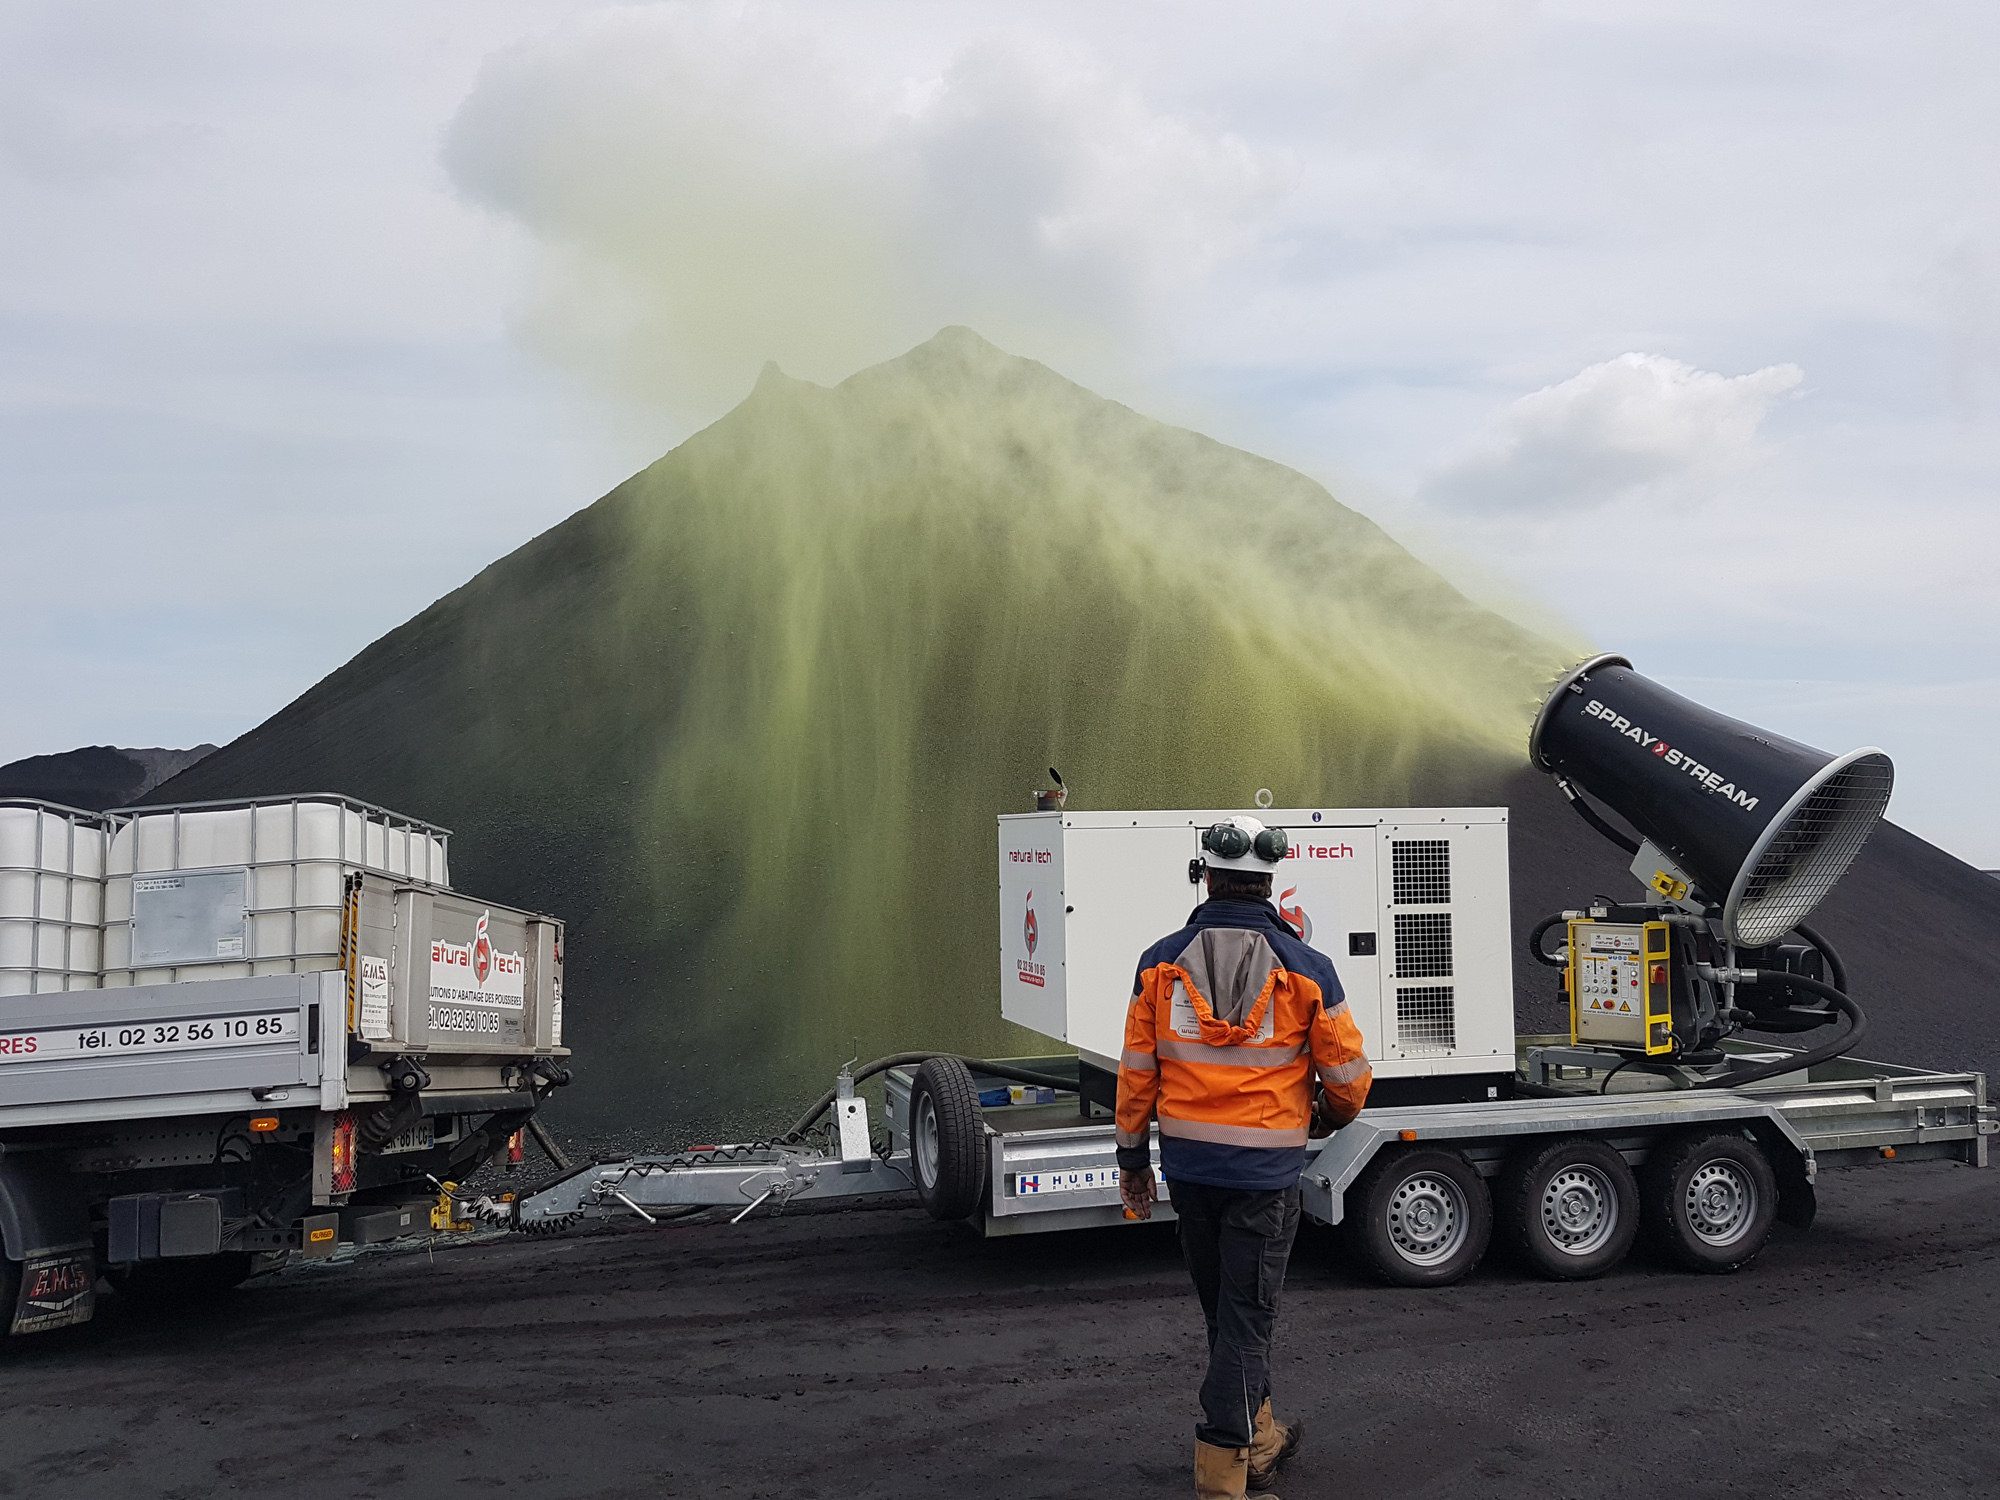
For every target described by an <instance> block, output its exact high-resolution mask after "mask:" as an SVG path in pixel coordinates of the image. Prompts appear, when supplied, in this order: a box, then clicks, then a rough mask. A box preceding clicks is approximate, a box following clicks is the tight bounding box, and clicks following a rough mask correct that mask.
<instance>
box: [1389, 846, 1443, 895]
mask: <svg viewBox="0 0 2000 1500" xmlns="http://www.w3.org/2000/svg"><path fill="white" fill-rule="evenodd" d="M1389 858H1390V873H1391V876H1392V880H1393V884H1394V887H1395V890H1394V895H1393V897H1392V900H1393V902H1394V904H1395V905H1397V906H1443V905H1445V904H1446V903H1447V902H1449V901H1450V900H1451V843H1450V841H1449V840H1447V839H1392V840H1390V843H1389Z"/></svg>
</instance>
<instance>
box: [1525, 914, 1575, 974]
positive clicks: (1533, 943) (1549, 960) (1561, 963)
mask: <svg viewBox="0 0 2000 1500" xmlns="http://www.w3.org/2000/svg"><path fill="white" fill-rule="evenodd" d="M1563 921H1564V918H1563V915H1562V913H1560V912H1558V913H1557V914H1556V915H1555V916H1553V917H1548V918H1545V919H1544V920H1543V922H1542V924H1541V925H1540V926H1539V927H1537V928H1536V929H1535V930H1534V931H1533V932H1531V933H1529V934H1528V954H1529V956H1530V957H1532V958H1533V959H1534V960H1535V962H1536V963H1538V964H1546V965H1547V966H1548V967H1549V968H1551V969H1567V968H1568V967H1569V960H1568V959H1565V958H1555V957H1552V956H1551V955H1549V954H1547V953H1544V952H1543V951H1542V934H1543V933H1545V932H1547V931H1548V930H1549V929H1550V928H1551V927H1560V926H1562V925H1563Z"/></svg>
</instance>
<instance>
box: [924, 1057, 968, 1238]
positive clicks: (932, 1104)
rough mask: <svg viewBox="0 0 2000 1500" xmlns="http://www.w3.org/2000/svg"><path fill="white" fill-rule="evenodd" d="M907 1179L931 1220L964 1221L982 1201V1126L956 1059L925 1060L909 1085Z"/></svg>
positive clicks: (963, 1068)
mask: <svg viewBox="0 0 2000 1500" xmlns="http://www.w3.org/2000/svg"><path fill="white" fill-rule="evenodd" d="M910 1176H911V1177H912V1178H913V1179H914V1180H915V1181H916V1184H917V1196H918V1197H919V1198H921V1199H922V1200H923V1204H924V1207H925V1209H927V1210H928V1211H929V1213H930V1216H931V1217H932V1218H933V1219H946V1220H950V1219H963V1218H965V1217H966V1216H967V1215H968V1214H970V1213H971V1212H972V1211H973V1210H974V1209H976V1208H978V1207H979V1205H980V1201H981V1199H983V1198H984V1197H985V1195H986V1121H985V1118H984V1116H982V1115H981V1114H980V1112H979V1090H978V1089H977V1088H976V1087H975V1086H974V1084H973V1082H972V1070H971V1069H970V1068H968V1067H966V1065H965V1064H964V1063H963V1062H961V1061H960V1060H959V1059H958V1058H956V1057H933V1058H931V1059H929V1060H928V1061H926V1062H925V1063H924V1064H923V1066H922V1067H920V1068H918V1069H917V1077H916V1081H915V1082H914V1083H912V1084H911V1085H910Z"/></svg>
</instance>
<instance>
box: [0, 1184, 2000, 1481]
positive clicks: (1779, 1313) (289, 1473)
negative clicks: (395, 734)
mask: <svg viewBox="0 0 2000 1500" xmlns="http://www.w3.org/2000/svg"><path fill="white" fill-rule="evenodd" d="M1820 1200H1821V1205H1822V1207H1821V1213H1820V1219H1819V1222H1818V1224H1816V1225H1815V1226H1814V1227H1813V1228H1812V1229H1811V1230H1810V1231H1808V1232H1805V1233H1803V1234H1802V1233H1799V1232H1797V1231H1794V1230H1788V1229H1785V1228H1782V1227H1781V1228H1780V1229H1779V1230H1778V1232H1777V1235H1776V1237H1775V1238H1774V1239H1773V1240H1772V1242H1771V1244H1770V1246H1769V1248H1767V1250H1766V1251H1765V1253H1764V1255H1763V1256H1762V1257H1761V1258H1760V1259H1759V1260H1758V1261H1756V1262H1755V1263H1754V1264H1753V1265H1752V1266H1750V1267H1749V1268H1748V1269H1747V1270H1745V1271H1744V1272H1742V1273H1741V1274H1739V1275H1736V1276H1733V1277H1721V1278H1708V1277H1698V1276H1691V1275H1687V1274H1685V1273H1682V1272H1678V1271H1667V1270H1663V1269H1659V1268H1656V1267H1654V1266H1652V1265H1650V1264H1647V1263H1645V1262H1642V1261H1639V1260H1636V1259H1635V1260H1633V1261H1629V1262H1627V1263H1626V1265H1625V1266H1624V1267H1622V1268H1621V1269H1619V1270H1618V1271H1616V1272H1614V1273H1613V1274H1612V1275H1610V1276H1609V1277H1607V1278H1605V1279H1604V1280H1602V1281H1598V1282H1591V1283H1584V1284H1580V1285H1578V1284H1554V1283H1549V1282H1544V1281H1537V1280H1532V1279H1530V1278H1528V1277H1527V1276H1525V1275H1524V1274H1522V1273H1520V1272H1518V1271H1516V1270H1514V1269H1512V1268H1511V1267H1509V1266H1506V1265H1504V1264H1493V1263H1489V1264H1488V1265H1487V1266H1486V1267H1483V1268H1482V1269H1481V1270H1480V1271H1479V1272H1477V1273H1476V1274H1475V1275H1474V1276H1473V1277H1472V1278H1471V1279H1470V1280H1469V1281H1467V1282H1465V1283H1463V1284H1462V1285H1459V1286H1456V1287H1452V1288H1449V1289H1447V1290H1443V1291H1402V1290H1389V1289H1385V1288H1381V1287H1377V1286H1374V1285H1371V1284H1368V1283H1365V1282H1363V1281H1362V1280H1360V1279H1359V1278H1358V1277H1357V1275H1356V1274H1355V1273H1354V1272H1353V1271H1352V1270H1351V1269H1350V1268H1349V1266H1348V1265H1347V1263H1346V1262H1345V1260H1344V1259H1343V1258H1342V1256H1341V1254H1340V1252H1339V1250H1338V1248H1337V1243H1336V1242H1335V1241H1334V1239H1333V1237H1332V1236H1331V1235H1327V1234H1325V1233H1322V1232H1317V1231H1313V1230H1310V1229H1308V1231H1307V1232H1306V1233H1305V1234H1304V1235H1302V1237H1301V1240H1300V1244H1299V1248H1298V1251H1297V1253H1296V1254H1295V1256H1294V1258H1293V1262H1292V1274H1291V1278H1290V1281H1289V1284H1288V1288H1287V1292H1286V1298H1287V1300H1286V1304H1285V1309H1284V1315H1283V1317H1282V1319H1281V1334H1280V1339H1281V1345H1280V1350H1279V1357H1278V1362H1277V1375H1278V1381H1279V1397H1280V1404H1281V1407H1282V1408H1283V1409H1285V1410H1289V1411H1291V1412H1294V1413H1298V1414H1302V1415H1304V1416H1306V1417H1307V1418H1308V1419H1309V1422H1310V1424H1311V1429H1312V1430H1311V1436H1310V1439H1309V1444H1308V1448H1307V1451H1306V1453H1305V1454H1304V1455H1303V1456H1302V1457H1301V1458H1300V1460H1299V1461H1298V1462H1297V1464H1296V1465H1295V1467H1294V1468H1293V1470H1292V1471H1291V1472H1289V1473H1288V1474H1287V1475H1286V1477H1285V1481H1284V1483H1283V1484H1282V1485H1281V1486H1280V1488H1279V1493H1280V1494H1281V1495H1283V1496H1285V1497H1287V1500H1299V1497H1301V1496H1304V1497H1325V1500H1372V1497H1389V1496H1408V1497H1426V1500H1465V1497H1473V1496H1478V1497H1494V1500H1509V1497H1533V1500H1568V1497H1577V1500H1585V1497H1591V1500H1594V1497H1599V1496H1622V1497H1651V1496H1659V1497H1663V1500H1665V1497H1671V1500H1684V1497H1688V1496H1702V1497H1708V1496H1725V1495H1741V1496H1745V1497H1756V1500H1779V1497H1793V1496H1796V1497H1801V1500H1846V1497H1851V1496H1910V1497H1924V1500H1939V1497H1955V1496H1967V1497H1970V1496H1990V1495H1992V1494H1994V1493H1996V1489H2000V1428H1996V1424H1995V1421H1994V1413H1995V1411H1996V1409H2000V1371H1996V1368H1995V1366H1994V1364H1993V1361H1992V1359H1991V1338H1992V1332H1991V1331H1992V1329H1993V1327H1994V1326H1995V1323H1996V1319H2000V1245H1996V1236H1995V1232H1994V1224H1995V1220H1996V1210H1997V1209H2000V1174H1997V1173H1992V1172H1978V1171H1973V1170H1971V1169H1969V1168H1966V1167H1959V1166H1950V1165H1944V1164H1933V1163H1919V1164H1910V1165H1899V1166H1884V1167H1880V1168H1868V1169H1863V1170H1857V1171H1848V1172H1839V1173H1828V1174H1827V1175H1826V1176H1825V1177H1823V1178H1822V1180H1821V1187H1820ZM4 1355H5V1359H6V1364H5V1366H4V1372H0V1389H4V1391H5V1395H6V1399H5V1401H4V1402H0V1445H4V1451H5V1453H6V1455H7V1460H6V1463H5V1464H4V1466H0V1494H4V1495H10V1496H13V1495H18V1496H37V1497H40V1496H48V1497H57V1496H60V1497H64V1500H100V1497H101V1500H134V1497H152V1496H159V1497H175V1500H195V1497H207V1496H211V1495H220V1494H243V1495H260V1496H276V1495H283V1496H286V1497H291V1500H320V1497H325V1500H368V1497H373V1496H382V1497H387V1496H416V1495H424V1496H433V1497H435V1496H439V1495H460V1494H493V1493H501V1494H521V1495H533V1496H542V1497H547V1500H566V1497H579V1500H581V1497H592V1500H614V1497H630V1500H640V1497H646V1500H651V1497H656V1496H687V1497H695V1496H703V1497H706V1496H720V1495H728V1496H746V1497H747V1496H770V1497H785V1500H808V1497H820V1496H823V1497H827V1500H848V1497H859V1496H866V1497H900V1496H909V1497H918V1496H922V1497H933V1496H941V1495H942V1496H952V1497H958V1500H983V1497H988V1496H992V1497H996V1500H997V1497H1008V1500H1012V1497H1024V1500H1025V1497H1042V1496H1091V1497H1121V1496H1164V1495H1184V1494H1186V1493H1187V1492H1188V1490H1189V1487H1190V1480H1189V1474H1190V1467H1189V1460H1190V1454H1191V1446H1192V1442H1193V1438H1192V1427H1193V1421H1194V1408H1193V1393H1194V1389H1195V1385H1196V1382H1197V1380H1198V1378H1199V1370H1200V1359H1201V1330H1200V1315H1199V1313H1198V1311H1197V1309H1196V1307H1195V1304H1194V1301H1193V1298H1192V1296H1191V1294H1190V1293H1189V1292H1188V1291H1187V1289H1186V1286H1185V1283H1184V1280H1183V1275H1182V1272H1181V1268H1180V1263H1179V1258H1178V1255H1177V1253H1176V1250H1175V1247H1174V1244H1173V1238H1172V1232H1171V1230H1168V1229H1165V1228H1164V1227H1159V1228H1153V1227H1147V1228H1132V1229H1116V1230H1107V1231H1099V1232H1092V1233H1089V1234H1073V1235H1055V1236H1047V1237H1032V1238H1030V1239H1028V1240H1026V1241H1014V1242H1009V1241H998V1242H993V1243H987V1242H983V1241H980V1240H978V1239H976V1238H973V1237H972V1236H971V1235H970V1234H969V1233H967V1232H964V1231H961V1230H957V1229H947V1228H945V1227H943V1226H940V1225H938V1224H935V1223H933V1222H932V1221H930V1220H929V1219H928V1218H926V1217H924V1216H923V1214H922V1213H921V1211H919V1210H910V1209H905V1210H890V1211H874V1212H870V1211H851V1212H845V1213H831V1214H816V1215H811V1216H800V1217H791V1218H785V1219H771V1220H752V1221H750V1222H748V1223H745V1224H743V1225H740V1226H736V1227H733V1228H732V1227H729V1226H727V1225H722V1224H714V1225H696V1226H676V1227H664V1228H660V1229H644V1230H634V1231H626V1232H600V1233H597V1234H592V1235H582V1236H575V1237H571V1238H567V1239H547V1240H540V1239H526V1238H516V1239H506V1240H499V1241H494V1242H489V1243H485V1244H479V1245H468V1246H457V1247H453V1248H450V1249H447V1250H441V1251H439V1252H437V1253H436V1254H435V1255H434V1256H433V1255H431V1254H428V1253H426V1252H424V1251H422V1250H419V1251H416V1252H414V1253H402V1254H396V1255H372V1256H368V1257H366V1258H364V1259H363V1260H361V1261H359V1262H357V1263H355V1264H354V1265H352V1266H348V1267H336V1268H331V1269H322V1270H312V1271H308V1270H294V1271H290V1272H287V1273H285V1274H283V1275H281V1276H279V1277H276V1278H274V1279H271V1280H269V1281H266V1282H263V1283H252V1284H251V1285H249V1286H247V1287H245V1288H243V1289H241V1290H239V1291H237V1292H235V1293H233V1294H231V1295H230V1296H228V1297H227V1298H225V1299H224V1300H223V1301H222V1302H221V1303H220V1304H218V1305H217V1306H216V1307H215V1308H214V1309H213V1310H211V1311H210V1312H207V1313H201V1312H198V1311H196V1310H193V1309H181V1310H174V1311H163V1312H152V1313H148V1312H144V1311H142V1310H139V1309H136V1308H129V1307H120V1306H118V1305H117V1304H116V1303H111V1302H107V1304H106V1305H105V1306H104V1308H103V1310H102V1311H101V1312H100V1314H99V1317H98V1321H97V1322H96V1323H95V1324H92V1325H90V1326H88V1327H86V1328H83V1329H78V1330H74V1331H72V1332H68V1333H62V1334H53V1335H47V1336H43V1337H40V1338H36V1339H21V1340H16V1341H14V1342H13V1343H12V1344H11V1345H10V1346H9V1347H8V1348H6V1349H5V1351H4Z"/></svg>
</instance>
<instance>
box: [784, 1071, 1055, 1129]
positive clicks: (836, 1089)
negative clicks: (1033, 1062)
mask: <svg viewBox="0 0 2000 1500" xmlns="http://www.w3.org/2000/svg"><path fill="white" fill-rule="evenodd" d="M934 1057H956V1058H958V1060H959V1061H960V1062H962V1063H964V1064H965V1065H966V1066H967V1067H968V1068H971V1069H973V1070H974V1071H976V1072H980V1073H985V1074H987V1075H988V1076H989V1077H993V1078H1005V1079H1006V1080H1007V1081H1008V1082H1010V1083H1032V1084H1035V1085H1037V1086H1038V1087H1040V1088H1045V1089H1060V1090H1061V1091H1062V1092H1063V1093H1065V1094H1074V1093H1075V1092H1076V1090H1077V1083H1078V1080H1077V1079H1074V1078H1057V1077H1056V1076H1054V1075H1053V1074H1050V1073H1030V1072H1029V1071H1028V1070H1027V1069H1025V1068H1010V1067H1007V1066H1006V1065H1004V1064H1002V1063H994V1062H987V1061H985V1060H984V1059H982V1058H977V1057H963V1056H960V1054H958V1053H956V1052H892V1053H890V1054H889V1055H888V1056H887V1057H878V1058H876V1059H875V1061H873V1062H872V1063H869V1064H868V1065H867V1066H866V1067H864V1068H861V1069H859V1070H858V1071H856V1072H854V1073H853V1074H850V1075H849V1076H850V1077H851V1079H852V1080H853V1081H854V1082H855V1083H859V1082H861V1080H862V1079H864V1078H873V1077H874V1076H875V1075H876V1074H877V1073H886V1072H888V1071H889V1069H891V1068H894V1067H900V1066H901V1065H902V1064H904V1063H926V1062H929V1061H930V1060H931V1059H932V1058H934ZM839 1096H840V1086H839V1085H838V1084H835V1085H834V1086H833V1087H832V1088H830V1089H828V1090H827V1091H826V1092H825V1093H824V1094H821V1095H820V1096H819V1102H818V1103H817V1104H815V1105H813V1107H812V1108H811V1109H809V1110H807V1111H806V1112H805V1113H804V1114H802V1115H800V1116H799V1123H798V1124H796V1125H794V1126H793V1127H792V1128H791V1129H790V1130H788V1131H786V1132H785V1134H784V1136H783V1137H782V1139H784V1140H788V1141H789V1140H793V1139H795V1138H797V1137H798V1136H802V1135H804V1134H805V1133H806V1132H807V1131H808V1130H810V1129H812V1126H813V1122H814V1121H815V1120H817V1119H818V1118H819V1117H820V1116H821V1115H823V1114H825V1113H826V1112H827V1111H828V1110H829V1109H831V1108H833V1101H834V1100H835V1099H837V1098H838V1097H839Z"/></svg>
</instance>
